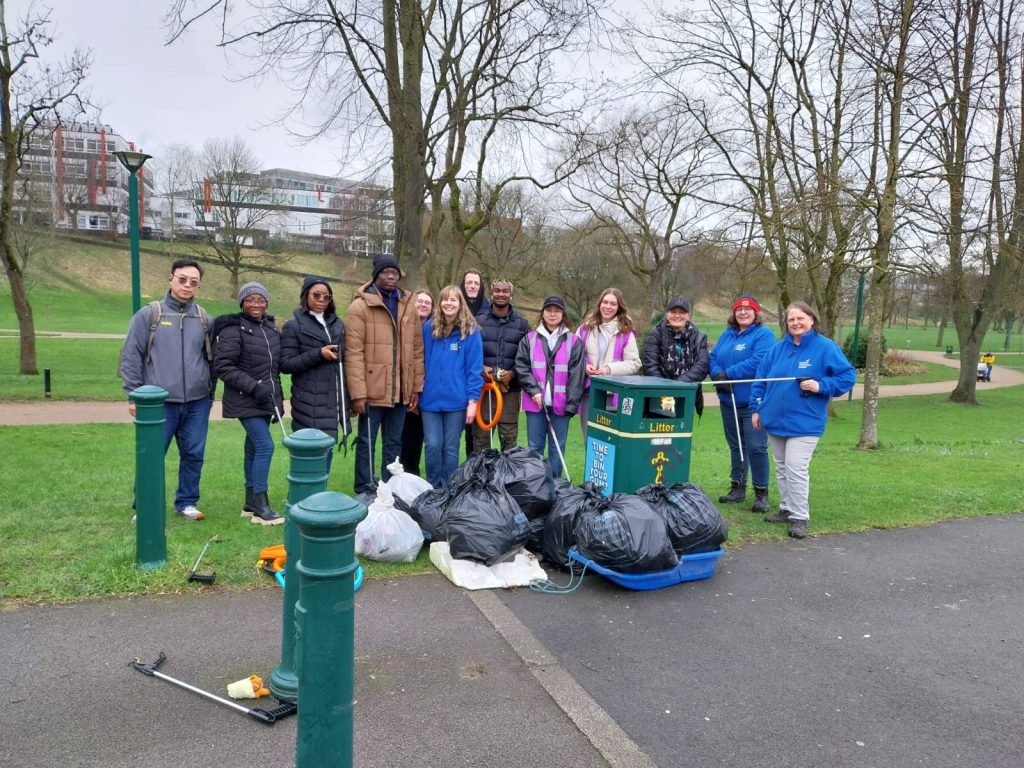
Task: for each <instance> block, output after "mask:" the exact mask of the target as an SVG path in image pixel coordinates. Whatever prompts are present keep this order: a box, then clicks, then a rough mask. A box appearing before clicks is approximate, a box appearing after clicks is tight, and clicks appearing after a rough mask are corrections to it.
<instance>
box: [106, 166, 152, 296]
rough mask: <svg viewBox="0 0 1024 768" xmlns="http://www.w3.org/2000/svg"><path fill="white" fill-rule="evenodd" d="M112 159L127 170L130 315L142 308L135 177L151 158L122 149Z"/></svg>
mask: <svg viewBox="0 0 1024 768" xmlns="http://www.w3.org/2000/svg"><path fill="white" fill-rule="evenodd" d="M114 157H116V158H117V159H118V160H120V161H121V165H123V166H124V167H125V168H127V169H128V174H129V175H128V232H129V236H130V238H131V244H132V314H135V313H136V312H138V311H139V309H140V308H141V307H142V281H141V279H140V277H139V178H138V176H137V175H136V174H137V173H138V172H139V169H141V168H142V166H143V165H145V163H146V161H147V160H149V158H151V157H152V155H147V154H145V153H144V152H136V151H135V150H130V149H122V150H121V151H120V152H115V153H114Z"/></svg>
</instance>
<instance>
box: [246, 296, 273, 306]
mask: <svg viewBox="0 0 1024 768" xmlns="http://www.w3.org/2000/svg"><path fill="white" fill-rule="evenodd" d="M242 303H243V304H257V305H258V304H262V305H263V306H264V307H265V306H267V300H266V299H264V298H263V297H262V296H246V297H245V298H244V299H242Z"/></svg>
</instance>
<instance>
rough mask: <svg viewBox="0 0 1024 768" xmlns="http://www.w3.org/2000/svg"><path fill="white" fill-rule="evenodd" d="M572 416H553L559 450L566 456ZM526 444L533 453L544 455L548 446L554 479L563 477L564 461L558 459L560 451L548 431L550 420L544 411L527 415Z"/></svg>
mask: <svg viewBox="0 0 1024 768" xmlns="http://www.w3.org/2000/svg"><path fill="white" fill-rule="evenodd" d="M571 418H572V416H556V415H555V414H553V413H552V414H551V423H552V424H553V425H554V427H555V435H556V436H557V437H558V449H561V451H562V455H563V456H564V455H565V440H566V437H567V435H568V433H569V420H570V419H571ZM526 443H527V445H528V446H529V447H530V450H531V451H537V453H539V454H540V455H541V456H543V455H544V445H545V443H546V444H547V451H548V465H549V466H550V467H551V476H552V477H561V476H562V461H561V460H560V459H559V458H558V449H556V448H555V441H554V439H553V438H552V437H551V432H550V431H549V430H548V420H547V418H545V416H544V413H543V411H540V412H537V413H533V412H531V411H527V413H526Z"/></svg>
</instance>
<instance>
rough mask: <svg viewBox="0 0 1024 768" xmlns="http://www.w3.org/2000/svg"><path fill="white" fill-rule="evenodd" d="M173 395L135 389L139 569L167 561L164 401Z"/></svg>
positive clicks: (157, 389)
mask: <svg viewBox="0 0 1024 768" xmlns="http://www.w3.org/2000/svg"><path fill="white" fill-rule="evenodd" d="M169 394H170V393H169V392H167V390H165V389H161V388H160V387H154V386H153V385H151V384H146V385H145V386H142V387H139V388H138V389H136V390H133V391H132V392H131V393H130V394H129V395H128V397H129V399H130V400H131V401H132V403H133V404H134V405H135V567H136V568H142V569H144V570H150V569H153V568H159V567H160V566H161V565H163V564H164V563H166V562H167V531H166V528H167V500H166V497H165V495H164V401H165V400H166V399H167V397H168V395H169Z"/></svg>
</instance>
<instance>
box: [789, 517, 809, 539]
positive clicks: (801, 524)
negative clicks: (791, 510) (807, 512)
mask: <svg viewBox="0 0 1024 768" xmlns="http://www.w3.org/2000/svg"><path fill="white" fill-rule="evenodd" d="M789 535H790V536H792V537H793V538H794V539H802V538H803V537H804V536H806V535H807V521H806V520H790V521H789Z"/></svg>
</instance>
